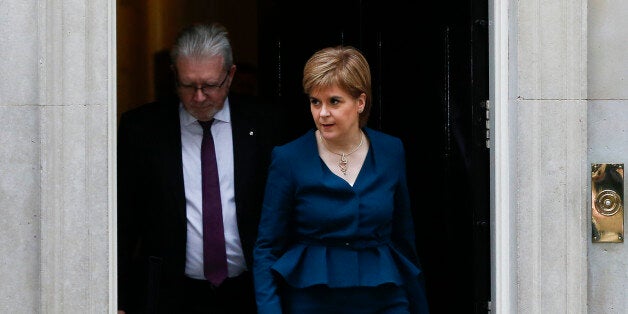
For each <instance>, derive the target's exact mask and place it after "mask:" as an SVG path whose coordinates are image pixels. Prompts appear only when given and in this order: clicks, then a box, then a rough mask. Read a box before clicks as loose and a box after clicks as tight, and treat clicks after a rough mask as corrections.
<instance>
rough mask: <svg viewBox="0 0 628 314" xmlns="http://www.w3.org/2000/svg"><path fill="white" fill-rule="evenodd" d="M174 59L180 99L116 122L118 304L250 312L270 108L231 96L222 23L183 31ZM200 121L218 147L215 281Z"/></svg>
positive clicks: (270, 139) (129, 308) (145, 309)
mask: <svg viewBox="0 0 628 314" xmlns="http://www.w3.org/2000/svg"><path fill="white" fill-rule="evenodd" d="M170 57H171V62H172V69H173V71H174V76H175V81H176V89H177V95H178V101H176V102H170V103H168V102H155V103H150V104H146V105H144V106H141V107H139V108H136V109H133V110H130V111H128V112H126V113H124V114H123V115H122V116H121V119H120V123H119V129H118V286H119V290H118V309H119V311H120V312H126V313H238V314H240V313H256V309H255V300H254V293H253V291H254V290H253V281H252V276H251V272H250V270H251V267H252V264H253V261H252V250H253V244H254V241H255V239H256V237H257V226H258V222H259V216H260V208H261V203H262V197H263V192H264V185H265V182H266V173H267V170H268V163H269V157H270V150H271V149H272V146H273V145H274V144H275V142H274V138H276V137H275V136H274V135H273V133H274V132H273V128H274V126H273V125H272V121H271V118H273V117H269V116H267V115H268V110H269V109H270V108H269V107H268V106H262V105H260V104H258V103H256V102H253V101H252V99H248V98H243V97H237V96H236V95H234V94H230V93H229V88H230V86H231V83H232V81H233V78H234V74H235V72H236V66H235V65H234V63H233V56H232V50H231V45H230V42H229V38H228V33H227V30H226V29H225V28H224V27H223V26H221V25H220V24H216V23H214V24H207V25H205V24H203V25H193V26H191V27H188V28H186V29H184V30H183V31H182V32H181V33H180V34H179V36H178V37H177V40H176V42H175V44H174V46H173V48H172V49H171V52H170ZM264 115H266V116H264ZM204 122H209V126H208V128H209V129H206V130H205V132H207V133H208V131H211V133H209V136H210V137H211V138H212V139H213V142H214V145H215V159H216V164H217V172H218V177H219V184H218V185H219V189H220V195H218V197H217V200H218V201H217V203H218V204H219V205H218V206H220V207H222V213H221V214H222V222H223V223H224V226H223V227H222V228H223V231H221V232H220V233H221V234H222V233H224V245H223V244H222V239H221V240H220V243H221V244H220V245H219V246H220V247H221V248H222V246H224V247H225V250H223V252H222V253H221V254H224V255H225V256H226V258H223V259H222V260H223V263H224V260H225V259H226V267H224V269H225V270H224V271H223V274H224V275H223V276H222V278H221V279H219V280H217V281H214V280H211V281H210V280H208V278H210V276H208V275H207V271H213V270H212V269H211V268H212V267H214V266H211V267H210V266H208V265H209V263H207V262H206V261H207V260H206V259H207V257H205V260H204V250H205V251H206V253H207V252H209V250H208V249H204V247H203V243H204V241H205V242H208V241H207V239H204V238H203V234H204V233H209V232H207V230H208V229H207V228H210V227H207V226H206V225H204V224H203V219H204V218H203V212H204V211H206V210H204V209H203V208H204V206H205V204H204V203H206V202H209V199H210V198H214V195H215V194H212V196H210V197H208V196H207V194H206V192H205V190H204V188H205V187H204V185H206V184H205V174H202V171H204V170H203V169H204V167H206V162H201V150H202V149H204V147H205V146H204V145H205V144H202V143H203V142H204V141H205V140H204V137H203V134H204V129H203V127H202V126H201V124H202V123H204ZM207 133H205V134H207ZM202 147H203V148H202ZM212 155H213V154H212ZM204 228H205V229H204ZM211 228H213V227H211ZM211 228H210V229H211ZM213 230H220V229H216V228H214V229H213ZM204 231H205V232H204ZM217 255H219V254H216V256H217ZM216 268H219V267H216ZM208 269H209V270H208ZM225 277H226V278H225Z"/></svg>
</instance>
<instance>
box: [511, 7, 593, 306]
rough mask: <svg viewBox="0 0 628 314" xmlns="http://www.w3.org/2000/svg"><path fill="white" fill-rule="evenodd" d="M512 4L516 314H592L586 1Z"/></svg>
mask: <svg viewBox="0 0 628 314" xmlns="http://www.w3.org/2000/svg"><path fill="white" fill-rule="evenodd" d="M510 3H511V5H512V6H513V7H512V10H511V11H510V12H512V16H511V17H510V18H511V19H512V20H513V25H514V26H513V28H512V29H511V33H510V38H511V45H513V49H512V50H511V51H512V52H514V54H513V55H512V58H511V59H510V65H511V69H510V74H511V76H510V84H511V85H512V86H511V87H512V88H511V95H510V96H511V100H510V104H509V105H510V106H511V114H514V115H515V120H514V121H516V122H515V127H514V128H515V131H514V132H515V135H514V136H513V139H514V142H512V143H511V145H513V146H514V149H515V150H516V154H514V156H515V159H514V160H512V163H513V169H511V171H512V172H513V173H514V174H515V177H514V179H513V184H514V191H513V197H514V198H515V201H514V203H515V205H514V206H515V208H514V219H515V226H516V231H515V241H514V242H515V243H513V245H515V246H516V249H515V250H516V253H515V255H516V263H514V265H515V267H516V294H515V295H516V299H517V301H516V311H517V312H518V313H526V314H527V313H586V312H587V257H586V250H587V241H589V237H588V233H587V223H588V220H587V216H586V215H587V213H588V211H587V209H588V206H587V205H588V203H587V195H588V194H587V190H586V184H587V175H588V173H589V172H588V167H587V150H586V149H587V141H586V139H587V89H586V86H587V85H586V84H587V32H586V30H587V19H586V18H587V8H586V1H582V0H559V1H542V0H530V1H510Z"/></svg>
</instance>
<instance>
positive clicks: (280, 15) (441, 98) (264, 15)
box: [258, 0, 490, 313]
mask: <svg viewBox="0 0 628 314" xmlns="http://www.w3.org/2000/svg"><path fill="white" fill-rule="evenodd" d="M412 2H414V1H403V2H402V1H392V0H388V1H386V0H377V1H367V0H362V1H360V0H346V1H342V0H336V1H330V0H319V1H309V2H302V1H294V0H291V1H288V0H275V1H272V0H260V2H259V23H260V24H259V40H260V43H259V64H258V70H259V72H258V75H259V78H260V80H259V94H260V95H261V96H263V97H267V98H270V99H272V100H273V101H275V103H276V104H277V105H278V106H280V110H281V111H282V112H283V113H284V114H285V115H286V116H287V117H290V119H289V120H288V119H286V120H284V121H283V122H284V123H286V124H287V129H288V130H291V131H290V134H289V135H288V137H289V138H296V137H297V136H299V135H301V134H302V133H303V132H305V131H306V130H308V129H310V128H312V127H313V126H314V124H313V122H312V118H311V116H310V112H309V104H308V101H307V98H306V96H305V95H304V94H303V91H302V88H301V74H302V69H303V65H304V64H305V61H306V60H307V58H308V57H309V56H310V55H311V54H312V53H314V51H316V50H318V49H320V48H323V47H326V46H334V45H341V44H342V45H352V46H354V47H356V48H358V49H360V50H361V51H362V52H363V53H364V54H365V56H366V57H367V59H368V61H369V63H370V65H371V70H372V75H373V97H374V99H373V110H372V113H371V118H370V121H369V126H370V127H372V128H375V129H379V130H382V131H384V132H386V133H389V134H392V135H395V136H398V137H400V138H401V139H402V140H403V142H404V145H405V148H406V151H407V168H408V179H409V185H410V191H411V195H412V202H413V208H414V209H413V210H414V220H415V225H416V231H417V233H416V234H417V249H418V251H419V255H420V258H421V260H422V264H423V268H424V271H425V275H426V281H427V293H428V299H429V303H430V308H431V311H432V313H486V312H487V304H488V301H489V298H490V273H489V269H490V265H489V262H490V253H489V225H488V222H489V201H488V200H489V182H488V178H489V155H488V153H489V150H488V148H487V144H486V134H487V133H486V111H485V110H486V108H485V100H486V99H488V63H487V59H488V31H487V15H488V9H487V5H488V1H487V0H456V1H454V0H442V1H421V2H414V3H412Z"/></svg>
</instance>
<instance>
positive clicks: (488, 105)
mask: <svg viewBox="0 0 628 314" xmlns="http://www.w3.org/2000/svg"><path fill="white" fill-rule="evenodd" d="M484 109H485V110H486V127H485V128H486V148H491V101H490V100H488V99H487V100H486V101H485V102H484Z"/></svg>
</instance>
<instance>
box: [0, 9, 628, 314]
mask: <svg viewBox="0 0 628 314" xmlns="http://www.w3.org/2000/svg"><path fill="white" fill-rule="evenodd" d="M495 1H497V2H500V1H499V0H492V1H491V3H495ZM501 2H503V3H506V2H505V1H501ZM508 5H509V7H508V8H507V12H508V13H509V14H508V19H507V21H508V23H509V24H508V35H507V38H508V40H509V42H506V44H507V45H508V48H507V50H508V51H509V53H510V54H509V55H508V61H507V62H508V64H509V69H508V71H507V72H505V73H508V79H507V80H508V97H506V98H507V99H508V103H507V106H508V107H509V108H501V109H499V110H504V109H506V110H505V112H507V114H506V115H504V116H502V115H500V116H499V117H500V118H504V119H508V120H510V121H511V122H512V125H510V126H508V132H511V133H509V135H508V138H507V139H506V141H507V142H508V143H507V144H508V146H509V147H510V148H509V151H508V152H507V154H508V156H510V157H509V158H511V159H509V165H510V166H507V167H505V169H500V171H501V170H504V171H501V172H500V173H505V174H507V175H508V176H509V178H508V180H510V181H509V183H508V187H510V186H511V187H512V189H511V191H509V192H508V193H510V196H507V198H508V197H511V198H512V201H510V199H508V200H506V202H505V203H498V204H499V205H500V206H501V205H504V204H510V202H511V204H512V208H496V209H495V211H497V212H499V213H500V215H501V214H504V213H507V214H511V213H512V219H513V221H512V226H513V228H514V229H515V230H512V231H508V228H509V226H508V227H505V226H503V225H500V226H496V227H495V228H497V229H502V230H503V231H499V236H506V237H509V232H512V235H513V239H512V240H509V242H506V243H508V244H510V245H512V248H511V249H512V250H513V253H512V255H510V254H511V253H508V255H507V256H505V260H508V259H509V256H512V260H511V262H510V265H512V267H510V268H509V269H500V270H499V271H500V272H501V274H504V273H510V272H512V274H513V276H509V275H507V276H502V275H501V274H500V276H502V277H500V278H505V279H506V281H512V282H513V284H512V287H514V288H513V289H512V291H508V293H506V294H502V293H501V292H502V291H500V292H497V293H496V294H497V295H501V296H506V297H508V298H511V299H509V300H500V301H502V302H505V303H507V304H512V305H513V306H512V308H511V307H510V305H505V306H501V307H499V308H500V309H512V311H501V310H500V311H501V312H521V313H587V312H588V313H626V311H627V310H628V306H627V305H626V302H627V301H626V300H628V297H627V296H628V289H627V287H626V285H627V282H628V280H627V279H628V278H627V277H628V272H627V271H626V270H627V269H628V267H626V266H627V265H626V263H627V262H626V261H628V258H626V257H627V253H626V251H627V250H626V244H592V243H591V238H590V227H589V224H590V205H589V202H590V197H589V178H590V174H589V163H590V162H598V161H602V160H609V159H610V160H613V161H617V162H626V160H628V159H626V156H628V140H626V134H625V131H626V125H627V122H628V109H626V108H628V106H627V105H628V104H627V95H628V88H625V87H627V86H626V75H627V73H628V54H627V53H626V51H628V49H627V48H628V47H627V45H628V41H626V40H625V39H626V38H628V36H627V35H628V34H627V33H628V24H627V23H628V22H626V18H625V17H626V16H628V14H627V13H628V4H626V3H625V2H623V1H611V0H591V1H589V2H588V3H587V1H582V0H580V1H576V0H559V1H541V0H530V1H509V2H508ZM493 13H494V14H495V13H497V14H498V16H497V18H499V14H500V12H493ZM492 23H499V21H492ZM0 27H1V28H0V29H2V40H1V41H0V56H2V58H0V135H1V136H0V158H1V159H0V160H2V162H0V211H1V212H0V213H1V214H2V217H3V219H2V220H1V221H0V243H1V245H0V254H2V256H3V258H2V259H1V264H0V266H1V267H0V281H1V282H2V285H0V313H115V282H114V281H115V280H113V279H112V278H115V277H114V275H115V265H113V263H112V262H111V261H112V260H113V259H114V257H115V245H114V243H115V237H114V236H113V222H114V221H115V220H114V219H115V211H114V209H115V201H114V200H115V181H114V180H115V177H114V175H115V169H114V168H115V157H113V156H115V147H114V146H115V96H114V95H115V51H116V50H115V2H114V1H113V0H93V1H79V0H40V1H36V2H33V1H22V0H5V1H0ZM502 43H503V41H502ZM500 62H501V61H500ZM497 64H498V65H499V64H502V63H497ZM496 72H499V69H498V71H496ZM496 72H493V73H496ZM497 83H499V81H497ZM493 87H494V88H495V86H493ZM497 88H499V86H497ZM500 97H502V96H500ZM495 123H497V124H502V123H503V121H495ZM498 130H499V129H498ZM496 138H498V139H499V138H500V137H499V136H497V137H496ZM587 138H588V141H587ZM509 139H510V140H509ZM498 145H501V144H498ZM500 147H501V146H500ZM587 149H588V150H587ZM500 167H502V165H500ZM504 179H505V178H504ZM506 216H507V219H509V218H508V215H506ZM505 222H506V223H509V221H505ZM494 235H495V234H494ZM497 248H500V247H499V246H497ZM500 250H503V247H502V248H500ZM494 254H495V252H494ZM497 255H499V254H497ZM503 260H504V258H503V257H500V263H501V264H500V265H504V264H507V263H508V262H506V263H503V262H502V261H503ZM500 280H501V279H500ZM506 285H508V282H506V283H505V284H504V282H501V281H500V282H499V286H500V289H506V288H504V286H506ZM500 311H497V312H498V313H500ZM507 314H510V313H507Z"/></svg>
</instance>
